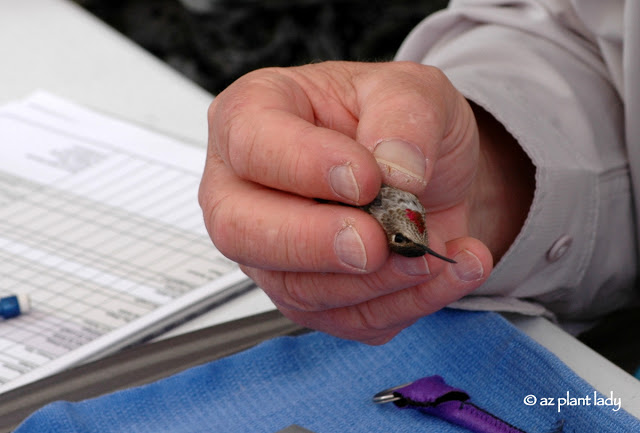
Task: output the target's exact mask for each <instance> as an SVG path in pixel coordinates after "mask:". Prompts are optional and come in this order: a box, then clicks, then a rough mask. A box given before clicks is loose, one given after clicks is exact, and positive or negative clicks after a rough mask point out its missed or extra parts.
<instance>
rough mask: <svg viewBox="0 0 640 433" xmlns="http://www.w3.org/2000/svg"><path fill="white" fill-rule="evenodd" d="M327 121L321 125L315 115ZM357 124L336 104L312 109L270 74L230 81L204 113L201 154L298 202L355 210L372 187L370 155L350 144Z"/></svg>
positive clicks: (298, 91)
mask: <svg viewBox="0 0 640 433" xmlns="http://www.w3.org/2000/svg"><path fill="white" fill-rule="evenodd" d="M318 109H321V110H323V111H324V113H323V116H325V117H328V118H331V119H332V120H331V122H330V123H331V124H329V125H323V124H322V123H324V122H321V121H320V120H319V118H318V116H319V114H317V110H318ZM356 125H357V119H355V118H354V117H353V116H352V115H350V114H349V113H348V112H347V111H346V110H345V109H344V107H343V106H342V105H341V104H339V103H332V104H326V105H325V106H324V107H319V106H318V104H316V106H315V107H314V105H313V103H312V102H311V101H310V99H309V95H308V94H307V91H306V90H305V89H303V88H302V87H301V86H300V85H299V84H298V82H297V81H296V80H294V79H292V78H291V77H289V76H287V75H284V74H282V73H280V72H279V70H277V69H269V70H261V71H258V72H255V73H253V74H249V75H247V76H245V77H243V78H242V79H240V80H238V81H237V82H236V83H234V84H233V85H232V86H230V87H229V88H228V89H227V90H225V91H224V92H223V93H222V94H220V96H218V97H217V98H216V99H215V100H214V102H213V103H212V105H211V107H210V109H209V152H210V155H214V154H215V155H219V156H220V157H221V158H222V159H223V161H224V162H225V163H226V164H227V165H228V166H229V167H230V168H231V170H232V171H233V172H234V173H235V175H237V176H238V177H241V178H243V179H246V180H250V181H253V182H255V183H259V184H261V185H265V186H268V187H271V188H274V189H278V190H282V191H288V192H292V193H295V194H298V195H302V196H306V197H316V198H324V199H328V200H336V201H342V202H346V203H348V204H355V205H361V204H365V203H367V202H369V201H371V200H372V199H373V198H374V197H375V195H376V193H377V189H378V188H379V186H380V172H379V169H378V166H377V163H376V162H375V158H373V156H372V155H371V153H370V152H369V151H368V150H367V149H366V148H364V147H362V146H361V145H359V144H358V143H356V141H355V140H354V136H355V128H356Z"/></svg>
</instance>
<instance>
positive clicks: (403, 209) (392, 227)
mask: <svg viewBox="0 0 640 433" xmlns="http://www.w3.org/2000/svg"><path fill="white" fill-rule="evenodd" d="M360 209H362V210H364V211H365V212H367V213H368V214H370V215H371V216H373V217H374V218H375V219H376V220H377V221H378V222H379V223H380V225H381V226H382V228H383V229H384V231H385V233H386V235H387V241H388V243H389V248H390V249H391V251H393V252H395V253H398V254H400V255H403V256H405V257H420V256H423V255H425V254H430V255H432V256H435V257H437V258H439V259H441V260H444V261H446V262H449V263H456V262H455V260H452V259H450V258H448V257H445V256H443V255H440V254H438V253H436V252H435V251H433V250H432V249H431V248H429V236H428V232H427V226H426V223H425V217H426V210H425V208H424V206H422V203H420V200H418V197H416V196H415V195H413V194H411V193H410V192H407V191H403V190H401V189H398V188H394V187H392V186H389V185H385V184H383V185H382V187H381V188H380V192H379V193H378V195H377V196H376V198H375V199H373V201H372V202H371V203H369V204H367V205H365V206H360Z"/></svg>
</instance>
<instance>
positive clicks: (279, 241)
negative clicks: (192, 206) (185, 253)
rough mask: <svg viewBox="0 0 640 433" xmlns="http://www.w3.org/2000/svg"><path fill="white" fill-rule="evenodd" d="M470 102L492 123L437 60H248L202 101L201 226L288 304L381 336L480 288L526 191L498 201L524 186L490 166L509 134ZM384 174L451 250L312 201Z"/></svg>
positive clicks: (367, 193)
mask: <svg viewBox="0 0 640 433" xmlns="http://www.w3.org/2000/svg"><path fill="white" fill-rule="evenodd" d="M478 115H479V116H480V117H482V118H483V120H485V121H486V123H487V124H489V125H491V124H492V122H493V123H496V122H495V121H494V120H493V118H491V117H490V116H488V115H486V113H484V112H482V110H479V109H477V110H476V115H474V110H473V109H472V107H471V106H470V105H469V103H468V102H467V101H466V100H465V98H464V97H463V96H462V95H461V94H460V93H459V92H458V91H457V90H456V89H455V88H454V87H453V86H452V85H451V83H450V82H449V81H448V79H447V78H446V77H445V76H444V75H443V74H442V72H441V71H439V70H438V69H436V68H433V67H429V66H423V65H418V64H414V63H409V62H394V63H381V64H367V63H350V62H327V63H320V64H314V65H307V66H302V67H296V68H274V69H263V70H258V71H255V72H253V73H250V74H248V75H246V76H244V77H242V78H240V79H239V80H238V81H237V82H235V83H234V84H233V85H231V86H230V87H229V88H227V89H226V90H225V91H224V92H222V93H221V94H220V95H219V96H218V97H216V99H215V100H214V101H213V103H212V104H211V107H210V109H209V113H208V120H209V147H208V156H207V161H206V167H205V170H204V174H203V178H202V183H201V187H200V195H199V200H200V204H201V207H202V209H203V214H204V219H205V224H206V226H207V230H208V231H209V234H210V236H211V239H212V240H213V242H214V243H215V245H216V247H217V248H218V249H219V250H220V251H221V252H222V253H223V254H225V255H226V256H227V257H229V258H231V259H233V260H235V261H237V262H238V263H240V264H241V267H242V269H243V270H244V272H245V273H246V274H247V275H249V276H250V277H251V278H253V279H254V280H255V281H256V282H257V284H258V285H259V286H260V287H262V288H263V289H264V290H265V292H266V293H267V294H268V295H269V296H270V298H271V299H272V300H273V301H274V303H275V304H276V305H277V306H278V308H279V309H280V310H281V311H282V312H283V313H284V314H285V315H286V316H288V317H290V318H291V319H293V320H295V321H297V322H298V323H301V324H302V325H305V326H308V327H311V328H314V329H318V330H322V331H325V332H328V333H331V334H333V335H336V336H340V337H343V338H349V339H355V340H359V341H363V342H366V343H370V344H381V343H384V342H386V341H388V340H389V339H390V338H392V337H393V336H394V335H395V334H397V333H398V332H399V331H400V330H402V329H403V328H404V327H406V326H408V325H410V324H411V323H413V322H415V321H416V320H417V319H418V318H420V317H422V316H424V315H427V314H430V313H432V312H434V311H437V310H438V309H441V308H443V307H444V306H446V305H448V304H449V303H451V302H453V301H455V300H457V299H459V298H460V297H462V296H464V295H466V294H468V293H470V292H471V291H473V290H474V289H476V288H477V287H479V286H480V285H481V284H482V283H483V282H484V281H485V280H486V279H487V278H488V276H489V274H490V272H491V270H492V267H493V256H496V258H499V257H500V255H501V254H502V253H504V251H505V250H506V248H508V245H509V244H510V243H511V241H512V240H513V238H514V237H515V235H516V234H517V232H518V230H519V227H520V226H521V224H522V221H523V220H524V216H522V213H523V212H524V215H526V211H527V209H528V205H529V204H528V203H529V202H527V200H530V197H529V195H527V194H524V193H523V194H522V197H524V199H523V200H522V202H523V205H522V206H516V205H515V204H514V200H513V198H511V199H510V200H511V201H510V206H511V210H509V205H508V201H509V200H508V198H509V197H512V193H513V192H514V191H512V190H511V189H512V188H521V189H522V190H523V191H525V189H526V188H530V187H531V185H530V184H526V185H525V186H521V185H520V184H519V183H518V182H514V181H513V179H512V178H510V177H509V176H506V175H505V174H504V173H511V172H512V170H511V165H509V164H510V163H511V162H512V160H511V158H510V155H511V154H512V153H513V152H510V151H507V150H508V149H511V147H508V148H506V149H507V150H505V148H500V146H503V147H504V146H506V143H507V142H508V141H509V140H512V139H511V138H510V136H509V135H508V134H506V133H504V131H503V130H501V129H500V128H494V127H491V128H487V129H484V128H481V129H480V130H479V129H478V126H477V123H476V116H478ZM487 131H488V132H487ZM496 131H497V132H496ZM485 142H486V145H485ZM492 142H496V143H498V144H499V145H498V146H493V145H491V146H490V145H489V144H491V143H492ZM514 152H517V151H514ZM517 156H518V155H517ZM505 167H507V168H509V170H506V169H505ZM513 168H514V171H518V170H519V172H522V168H521V167H513ZM505 179H506V180H510V181H511V182H510V183H508V184H507V186H504V185H505V183H504V182H505ZM383 182H384V183H386V184H389V185H392V186H395V187H398V188H400V189H402V190H406V191H409V192H411V193H413V194H415V195H416V196H417V197H418V198H419V199H420V201H421V202H422V204H423V205H424V207H425V208H426V210H427V212H428V213H429V242H430V246H431V248H432V249H434V250H436V251H439V252H442V254H443V255H446V256H447V257H450V258H452V259H453V260H455V261H456V262H457V264H450V263H446V262H444V261H442V260H440V259H438V258H436V257H433V256H429V255H427V256H422V257H415V258H409V257H403V256H400V255H398V254H395V253H391V252H390V251H389V248H388V247H387V238H386V236H385V233H384V231H383V230H382V228H381V226H380V225H379V224H378V223H377V222H376V220H375V219H374V218H373V217H372V216H371V215H368V214H367V213H366V212H364V211H362V210H361V209H358V208H357V207H347V206H339V205H335V204H327V203H319V202H318V201H316V200H314V198H319V199H324V200H328V201H337V202H340V203H344V204H347V205H350V206H362V205H365V204H367V203H369V202H371V201H372V200H373V199H374V198H375V197H376V195H377V193H378V191H379V189H380V186H381V184H382V183H383ZM525 187H526V188H525ZM526 191H528V190H526ZM526 191H525V192H526ZM516 192H517V191H516ZM516 201H517V200H516ZM516 207H518V209H520V208H522V209H521V210H520V211H519V213H517V212H516V211H514V210H513V209H515V208H516ZM514 215H515V217H514ZM487 221H490V222H491V223H490V224H486V222H487ZM496 226H498V227H500V230H497V229H496ZM492 254H493V256H492Z"/></svg>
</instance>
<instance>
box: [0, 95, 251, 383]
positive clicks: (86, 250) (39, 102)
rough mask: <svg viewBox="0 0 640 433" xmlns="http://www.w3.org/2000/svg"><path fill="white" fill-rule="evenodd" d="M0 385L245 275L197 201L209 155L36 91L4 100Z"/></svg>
mask: <svg viewBox="0 0 640 433" xmlns="http://www.w3.org/2000/svg"><path fill="white" fill-rule="evenodd" d="M0 146H2V151H1V152H0V296H5V295H9V294H17V293H20V294H27V295H29V296H30V297H31V302H32V311H31V312H30V313H29V314H25V315H22V316H20V317H18V318H14V319H10V320H5V321H0V392H4V391H7V390H9V389H12V388H15V387H17V386H19V385H22V384H24V383H28V382H30V381H33V380H36V379H38V378H41V377H44V376H46V375H49V374H52V373H55V372H57V371H60V370H62V369H64V368H67V367H69V366H72V365H76V364H78V363H80V362H84V361H86V360H89V359H92V358H95V357H97V356H100V355H104V354H106V353H108V352H111V351H114V350H117V349H118V348H121V347H123V346H124V345H127V344H130V343H132V342H134V341H136V340H139V339H140V338H141V337H143V336H145V335H148V334H150V333H152V332H156V331H157V330H159V329H162V328H163V327H165V326H167V325H168V324H171V323H173V322H176V321H178V320H180V319H181V318H183V317H184V316H185V315H186V314H190V313H193V312H194V311H196V310H198V309H202V308H205V307H206V306H207V305H211V304H212V303H213V302H217V301H218V300H219V299H221V297H222V296H228V294H229V292H230V291H236V290H240V287H243V286H246V285H247V281H248V280H247V278H246V277H245V276H244V275H243V274H242V273H241V272H240V271H239V269H238V268H237V265H236V264H235V263H233V262H232V261H230V260H228V259H226V258H225V257H224V256H222V254H220V253H219V252H218V251H217V250H216V249H215V247H214V246H213V244H212V243H211V240H210V239H209V237H208V235H207V233H206V230H205V228H204V224H203V221H202V213H201V211H200V208H199V206H198V202H197V190H198V185H199V182H200V176H201V171H202V166H203V163H204V158H205V152H204V150H203V149H201V148H197V147H194V146H189V145H187V144H184V143H181V142H180V141H178V140H176V139H173V138H170V137H166V136H163V135H160V134H156V133H153V132H150V131H148V130H144V129H142V128H139V127H136V126H134V125H130V124H127V123H126V122H123V121H121V120H117V119H113V118H109V117H106V116H103V115H100V114H98V113H95V112H92V111H90V110H87V109H85V108H82V107H79V106H76V105H74V104H72V103H69V102H67V101H64V100H61V99H59V98H56V97H54V96H52V95H49V94H46V93H39V94H36V95H34V96H33V97H31V98H29V99H27V100H25V101H22V102H19V103H13V104H9V105H7V106H5V107H3V108H0Z"/></svg>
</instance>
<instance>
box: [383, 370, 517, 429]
mask: <svg viewBox="0 0 640 433" xmlns="http://www.w3.org/2000/svg"><path fill="white" fill-rule="evenodd" d="M393 395H394V396H395V397H397V400H395V401H394V404H395V405H396V406H398V407H401V408H411V409H417V410H419V411H421V412H424V413H426V414H429V415H433V416H437V417H438V418H442V419H444V420H446V421H449V422H450V423H452V424H456V425H459V426H461V427H465V428H467V429H469V430H471V431H473V432H475V433H525V432H524V431H523V430H520V429H519V428H516V427H514V426H512V425H511V424H509V423H507V422H505V421H502V420H501V419H500V418H497V417H495V416H493V415H491V414H490V413H488V412H486V411H484V410H482V409H480V408H479V407H477V406H476V405H474V404H473V403H470V402H468V401H467V400H469V395H468V394H467V393H466V392H464V391H463V390H461V389H458V388H454V387H452V386H449V385H447V384H446V383H445V381H444V379H443V378H442V377H440V376H429V377H425V378H422V379H419V380H417V381H415V382H413V383H411V384H409V385H406V386H403V387H400V388H397V389H395V390H393Z"/></svg>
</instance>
